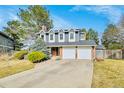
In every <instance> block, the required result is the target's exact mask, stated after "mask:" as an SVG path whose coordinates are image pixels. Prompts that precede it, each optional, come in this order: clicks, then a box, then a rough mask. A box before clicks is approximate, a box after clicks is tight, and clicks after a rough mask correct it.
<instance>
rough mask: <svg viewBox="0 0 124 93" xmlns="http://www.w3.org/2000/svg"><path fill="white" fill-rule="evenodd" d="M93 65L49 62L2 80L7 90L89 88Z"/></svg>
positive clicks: (85, 62)
mask: <svg viewBox="0 0 124 93" xmlns="http://www.w3.org/2000/svg"><path fill="white" fill-rule="evenodd" d="M92 73H93V63H92V62H91V61H89V60H59V61H53V60H49V61H47V62H44V63H38V64H37V65H36V66H35V68H34V69H31V70H28V71H25V72H21V73H18V74H15V75H11V76H9V77H5V78H2V79H0V87H7V88H11V87H13V88H89V87H91V82H92Z"/></svg>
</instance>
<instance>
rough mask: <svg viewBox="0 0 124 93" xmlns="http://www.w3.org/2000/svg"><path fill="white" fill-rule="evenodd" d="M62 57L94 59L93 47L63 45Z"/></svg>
mask: <svg viewBox="0 0 124 93" xmlns="http://www.w3.org/2000/svg"><path fill="white" fill-rule="evenodd" d="M62 59H89V60H91V59H92V47H91V46H89V47H63V52H62Z"/></svg>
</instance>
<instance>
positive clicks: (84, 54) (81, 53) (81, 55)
mask: <svg viewBox="0 0 124 93" xmlns="http://www.w3.org/2000/svg"><path fill="white" fill-rule="evenodd" d="M78 59H91V48H78Z"/></svg>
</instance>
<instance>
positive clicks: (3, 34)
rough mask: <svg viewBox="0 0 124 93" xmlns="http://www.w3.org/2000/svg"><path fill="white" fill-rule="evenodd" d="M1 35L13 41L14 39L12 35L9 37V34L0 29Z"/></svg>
mask: <svg viewBox="0 0 124 93" xmlns="http://www.w3.org/2000/svg"><path fill="white" fill-rule="evenodd" d="M0 35H2V36H4V37H6V38H8V39H10V40H12V41H14V40H13V39H12V38H11V37H9V36H8V35H6V34H5V33H3V32H1V31H0Z"/></svg>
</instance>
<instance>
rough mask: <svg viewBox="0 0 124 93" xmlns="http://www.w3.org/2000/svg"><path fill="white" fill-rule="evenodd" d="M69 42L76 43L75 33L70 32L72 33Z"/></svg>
mask: <svg viewBox="0 0 124 93" xmlns="http://www.w3.org/2000/svg"><path fill="white" fill-rule="evenodd" d="M69 41H70V42H73V41H75V32H70V33H69Z"/></svg>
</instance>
